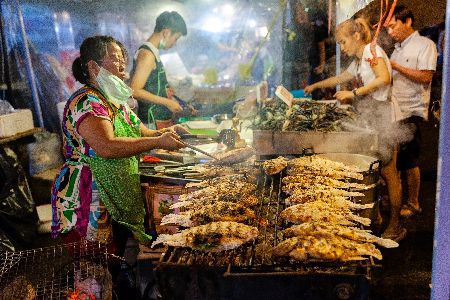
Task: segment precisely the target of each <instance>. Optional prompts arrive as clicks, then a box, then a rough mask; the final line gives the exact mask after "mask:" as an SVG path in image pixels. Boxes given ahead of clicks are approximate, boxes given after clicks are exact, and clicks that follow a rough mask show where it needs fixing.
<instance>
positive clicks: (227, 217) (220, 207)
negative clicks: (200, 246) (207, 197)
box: [161, 201, 255, 227]
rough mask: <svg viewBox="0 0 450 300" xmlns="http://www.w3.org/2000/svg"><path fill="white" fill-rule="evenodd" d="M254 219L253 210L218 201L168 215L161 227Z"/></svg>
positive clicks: (236, 204)
mask: <svg viewBox="0 0 450 300" xmlns="http://www.w3.org/2000/svg"><path fill="white" fill-rule="evenodd" d="M253 219H255V212H254V211H253V210H251V209H248V208H246V207H245V206H243V205H241V204H238V203H233V202H224V201H217V202H215V203H213V204H208V205H204V206H201V207H198V209H197V208H196V209H191V210H188V211H183V212H180V213H179V214H169V215H166V216H164V217H163V218H162V220H161V225H166V224H175V225H181V226H184V227H192V226H199V225H204V224H207V223H210V222H217V221H233V222H246V221H248V220H253Z"/></svg>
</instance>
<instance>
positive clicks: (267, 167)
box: [262, 156, 288, 175]
mask: <svg viewBox="0 0 450 300" xmlns="http://www.w3.org/2000/svg"><path fill="white" fill-rule="evenodd" d="M287 165H288V160H287V159H286V158H284V157H283V156H280V157H277V158H275V159H270V160H266V161H265V162H263V164H262V167H263V169H264V172H265V173H266V174H267V175H274V174H278V173H280V172H281V171H283V170H284V169H285V168H286V167H287Z"/></svg>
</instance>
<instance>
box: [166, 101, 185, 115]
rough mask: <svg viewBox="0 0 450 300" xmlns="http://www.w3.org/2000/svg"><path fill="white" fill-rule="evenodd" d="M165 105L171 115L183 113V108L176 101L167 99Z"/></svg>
mask: <svg viewBox="0 0 450 300" xmlns="http://www.w3.org/2000/svg"><path fill="white" fill-rule="evenodd" d="M165 105H166V107H167V108H168V109H169V110H170V111H171V112H172V113H178V112H181V111H183V108H182V107H181V105H180V104H179V103H178V101H176V100H172V99H169V98H167V102H166V103H165Z"/></svg>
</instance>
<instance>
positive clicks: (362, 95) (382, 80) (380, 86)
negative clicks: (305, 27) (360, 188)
mask: <svg viewBox="0 0 450 300" xmlns="http://www.w3.org/2000/svg"><path fill="white" fill-rule="evenodd" d="M371 40H372V37H371V32H370V27H369V25H368V23H367V21H366V20H365V19H362V18H358V19H349V20H347V21H345V22H343V23H341V24H340V25H339V26H338V28H337V30H336V41H337V42H338V43H339V44H340V46H341V51H342V52H343V53H345V54H347V55H348V56H350V57H354V58H355V60H354V61H353V62H352V63H351V64H350V66H349V67H348V68H347V70H346V71H344V72H343V73H341V74H339V75H337V76H334V77H330V78H328V79H325V80H323V81H319V82H316V83H314V84H312V85H310V86H307V87H305V92H306V93H311V92H312V91H314V90H315V89H317V88H328V87H333V86H336V85H339V84H342V83H345V82H349V81H352V80H355V79H356V80H357V88H355V89H353V90H352V91H339V92H337V93H336V94H335V95H334V97H336V99H337V100H339V101H341V102H342V103H350V102H352V104H353V105H354V106H355V108H356V109H357V110H358V111H359V112H360V114H361V118H362V119H365V120H367V121H368V123H369V125H371V126H372V127H373V128H374V129H376V130H377V131H378V133H379V136H380V144H384V145H389V146H388V149H389V150H388V153H387V155H385V157H384V158H385V159H384V166H383V168H382V176H383V178H384V180H385V182H386V185H387V188H388V194H389V198H390V199H391V202H394V203H396V205H393V206H391V216H390V220H389V225H388V229H389V230H388V233H389V234H388V236H389V237H390V238H392V239H394V240H397V241H399V240H401V239H403V238H404V237H405V235H406V230H405V229H404V228H402V227H401V226H400V217H399V215H400V206H401V186H400V176H399V174H398V172H397V169H396V163H397V150H396V149H395V148H394V144H395V143H394V142H393V141H391V140H389V137H388V135H387V134H386V133H387V132H388V131H389V128H390V126H391V125H392V124H393V122H394V121H395V120H396V114H395V113H394V111H395V110H394V109H393V107H392V106H393V105H392V104H393V103H392V102H391V101H389V92H390V83H391V64H390V62H389V58H388V56H387V55H386V53H385V52H384V50H383V49H382V48H381V47H380V46H378V45H374V49H373V51H372V50H371ZM372 52H374V53H375V54H376V56H374V55H373V53H372Z"/></svg>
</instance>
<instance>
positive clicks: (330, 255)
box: [273, 236, 383, 261]
mask: <svg viewBox="0 0 450 300" xmlns="http://www.w3.org/2000/svg"><path fill="white" fill-rule="evenodd" d="M273 255H274V256H289V257H292V258H294V259H296V260H299V261H305V260H308V259H319V260H325V261H336V260H339V261H349V260H361V259H364V258H363V256H373V257H375V258H377V259H382V258H383V257H382V255H381V252H380V250H378V249H377V248H375V246H374V245H373V244H370V243H360V242H357V241H352V240H349V239H345V238H342V237H339V236H333V237H330V238H324V237H317V236H301V237H293V238H290V239H287V240H284V241H282V242H281V243H280V244H278V245H277V246H276V247H275V248H274V250H273Z"/></svg>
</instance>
